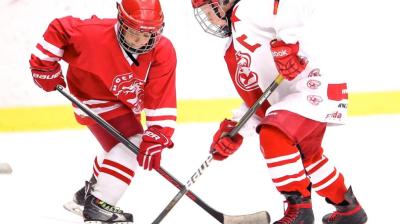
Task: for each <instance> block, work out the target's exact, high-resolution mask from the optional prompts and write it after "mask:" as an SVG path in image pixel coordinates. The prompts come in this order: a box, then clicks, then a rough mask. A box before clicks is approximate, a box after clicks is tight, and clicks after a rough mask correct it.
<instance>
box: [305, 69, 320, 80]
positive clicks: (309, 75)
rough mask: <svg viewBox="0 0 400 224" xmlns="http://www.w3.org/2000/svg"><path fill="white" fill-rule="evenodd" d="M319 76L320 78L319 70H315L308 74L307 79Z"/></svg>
mask: <svg viewBox="0 0 400 224" xmlns="http://www.w3.org/2000/svg"><path fill="white" fill-rule="evenodd" d="M320 76H321V73H320V70H319V68H315V69H313V70H311V72H310V73H308V78H311V77H320Z"/></svg>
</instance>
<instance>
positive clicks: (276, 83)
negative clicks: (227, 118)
mask: <svg viewBox="0 0 400 224" xmlns="http://www.w3.org/2000/svg"><path fill="white" fill-rule="evenodd" d="M282 80H283V76H281V75H278V76H277V77H276V78H275V80H274V81H273V82H272V83H271V85H270V86H268V88H267V89H266V90H265V91H264V93H263V94H262V95H261V97H259V98H258V100H257V101H256V102H255V103H254V104H253V106H252V107H251V108H250V109H249V110H248V111H247V112H246V113H245V114H244V115H243V117H242V118H241V119H240V120H239V122H238V123H237V125H236V126H235V127H234V128H233V129H232V131H230V132H229V133H228V136H229V137H233V136H235V135H236V134H237V133H238V132H239V130H240V129H241V128H242V127H243V125H245V124H246V122H247V121H248V120H249V119H250V117H251V116H253V114H254V113H255V112H256V111H257V109H258V108H259V107H260V106H261V105H262V104H263V103H264V101H265V100H266V99H267V98H268V97H269V96H270V95H271V93H272V92H273V91H274V90H275V89H276V88H277V87H278V86H279V84H281V82H282ZM212 160H213V159H212V156H211V159H210V158H207V160H206V161H205V162H204V163H203V164H202V165H201V167H200V168H199V169H198V170H197V171H196V173H195V174H193V175H192V179H191V180H189V181H188V183H191V184H194V182H195V181H196V180H197V178H199V177H200V175H202V174H203V171H204V170H205V169H206V168H207V167H208V165H209V163H210V162H211V161H212ZM204 164H207V166H204ZM194 176H195V177H196V179H193V177H194ZM189 187H190V185H188V186H185V187H184V188H183V189H182V190H180V191H179V192H178V194H176V195H175V197H174V198H173V199H172V200H171V201H170V202H169V204H168V205H167V206H166V207H165V208H164V210H163V211H162V212H161V213H160V214H159V215H158V216H157V218H156V219H155V220H154V221H153V222H152V224H158V223H160V222H161V221H162V220H163V219H164V218H165V216H167V214H168V213H169V212H170V211H171V209H172V208H173V207H174V206H175V205H176V204H177V203H178V201H179V200H180V199H181V198H182V197H183V195H185V194H186V192H188V191H189Z"/></svg>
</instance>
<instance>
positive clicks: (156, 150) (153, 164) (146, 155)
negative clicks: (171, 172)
mask: <svg viewBox="0 0 400 224" xmlns="http://www.w3.org/2000/svg"><path fill="white" fill-rule="evenodd" d="M173 146H174V143H173V142H172V141H171V139H170V138H169V137H168V136H167V135H166V134H164V130H163V128H162V127H160V126H150V127H149V128H148V129H147V130H146V131H145V132H144V134H143V136H142V143H141V144H140V147H139V153H138V155H137V161H138V163H139V165H140V166H142V167H143V169H145V170H152V169H159V168H160V162H161V153H162V150H163V149H165V148H172V147H173Z"/></svg>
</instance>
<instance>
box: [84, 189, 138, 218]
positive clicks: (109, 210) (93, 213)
mask: <svg viewBox="0 0 400 224" xmlns="http://www.w3.org/2000/svg"><path fill="white" fill-rule="evenodd" d="M85 191H86V197H85V203H84V209H83V212H82V215H83V219H84V222H85V224H133V216H132V214H130V213H125V212H123V211H122V210H121V209H119V208H117V207H114V206H112V205H110V204H108V203H106V202H104V201H102V200H100V199H98V198H96V197H95V196H93V195H92V194H91V193H90V192H91V184H90V183H89V182H86V186H85Z"/></svg>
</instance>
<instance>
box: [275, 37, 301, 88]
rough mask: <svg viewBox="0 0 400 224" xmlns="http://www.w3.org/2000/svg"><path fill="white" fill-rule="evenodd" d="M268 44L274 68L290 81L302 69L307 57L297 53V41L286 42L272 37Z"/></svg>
mask: <svg viewBox="0 0 400 224" xmlns="http://www.w3.org/2000/svg"><path fill="white" fill-rule="evenodd" d="M270 45H271V51H272V56H273V57H274V61H275V65H276V68H277V69H278V72H279V73H280V74H281V75H282V76H283V77H285V79H287V80H289V81H290V80H292V79H294V78H296V76H297V75H299V74H300V73H301V72H302V71H304V69H305V68H306V66H307V63H308V61H307V58H304V57H300V56H299V55H298V53H299V42H297V43H295V44H286V43H285V42H283V41H281V40H277V39H274V40H272V41H271V43H270Z"/></svg>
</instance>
